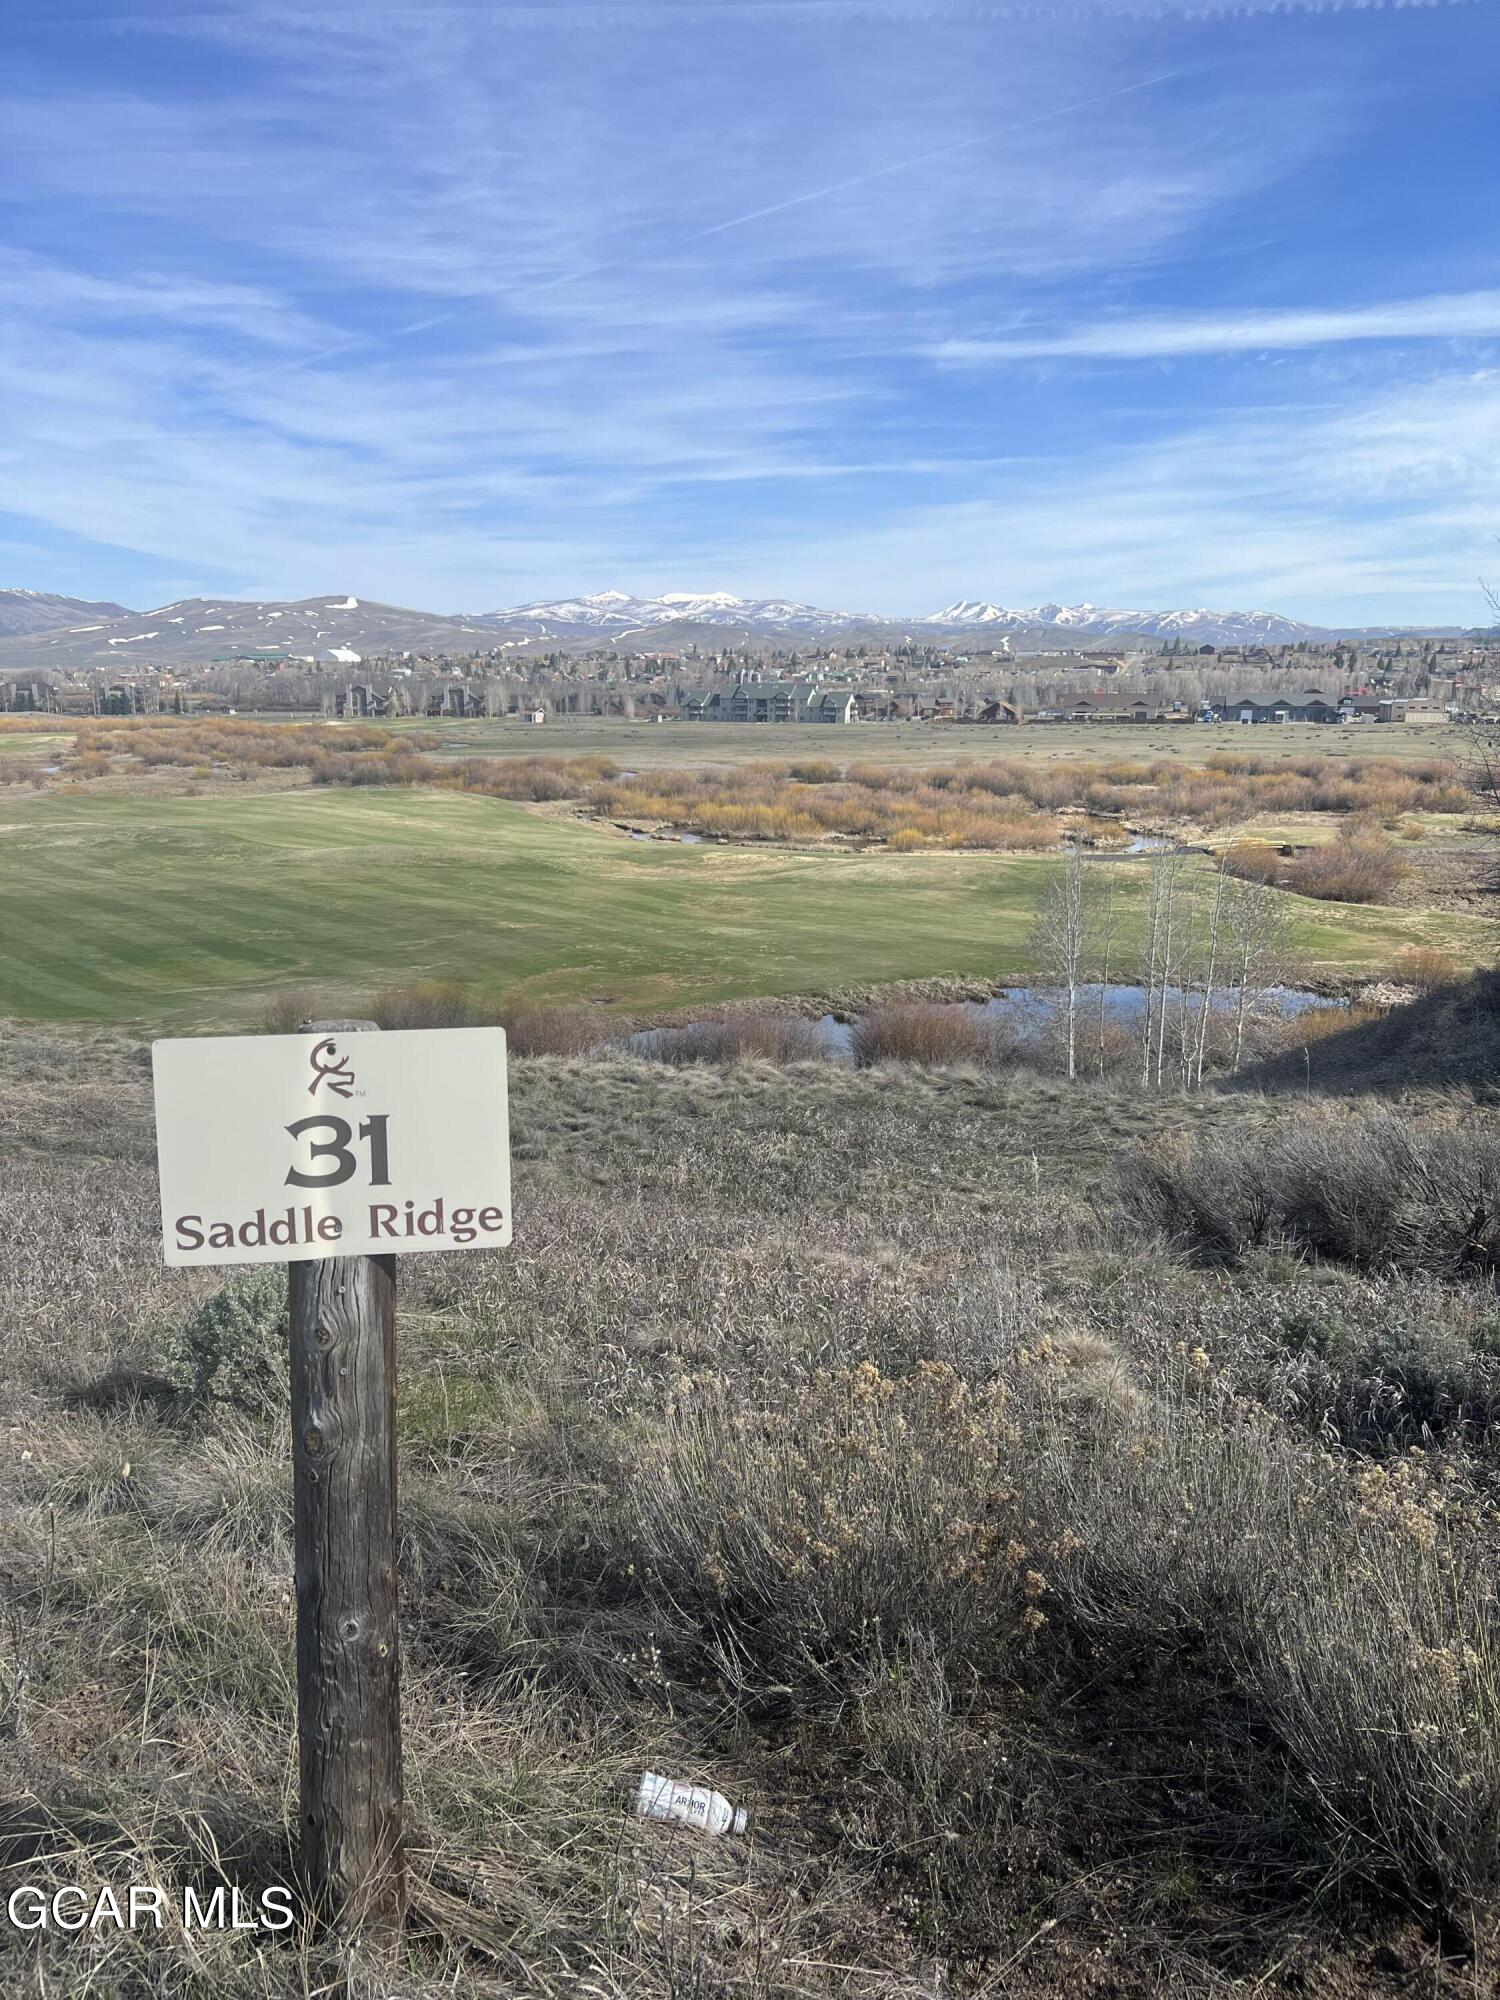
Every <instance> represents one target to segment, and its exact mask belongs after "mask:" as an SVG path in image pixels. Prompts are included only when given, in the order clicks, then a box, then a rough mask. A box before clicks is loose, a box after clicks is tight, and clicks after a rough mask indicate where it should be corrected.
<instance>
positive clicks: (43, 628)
mask: <svg viewBox="0 0 1500 2000" xmlns="http://www.w3.org/2000/svg"><path fill="white" fill-rule="evenodd" d="M130 616H131V613H130V611H129V609H128V607H127V606H125V605H123V604H109V603H104V604H92V603H90V602H89V601H88V600H87V599H86V598H82V597H54V596H53V594H52V593H51V591H49V590H0V639H10V638H22V637H24V636H25V635H26V634H27V633H30V632H51V631H54V630H55V629H56V628H57V627H58V626H60V625H72V626H78V625H81V624H83V623H84V621H85V620H87V619H95V620H97V621H99V622H100V623H103V622H104V621H106V620H109V619H114V618H128V617H130Z"/></svg>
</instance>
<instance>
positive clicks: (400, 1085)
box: [151, 1021, 511, 1939]
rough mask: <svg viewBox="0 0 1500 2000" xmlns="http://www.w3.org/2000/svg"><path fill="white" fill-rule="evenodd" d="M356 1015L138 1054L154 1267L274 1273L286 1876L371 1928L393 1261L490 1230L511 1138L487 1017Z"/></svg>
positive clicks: (392, 1760) (394, 1657)
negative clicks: (156, 1233) (293, 1694)
mask: <svg viewBox="0 0 1500 2000" xmlns="http://www.w3.org/2000/svg"><path fill="white" fill-rule="evenodd" d="M375 1026H376V1024H375V1023H374V1022H373V1021H317V1022H309V1023H307V1024H305V1025H304V1027H303V1028H301V1029H299V1031H298V1032H297V1033H296V1034H295V1035H264V1036H258V1035H249V1036H219V1037H207V1036H205V1037H194V1038H190V1039H187V1040H181V1041H160V1042H155V1043H153V1045H152V1051H151V1055H152V1069H153V1073H154V1078H155V1090H156V1152H157V1172H158V1175H159V1178H160V1181H161V1218H162V1254H163V1257H164V1258H165V1260H166V1262H167V1263H168V1264H171V1265H189V1266H191V1265H207V1264H247V1263H248V1264H272V1263H284V1264H285V1265H286V1266H287V1272H288V1303H289V1314H290V1320H291V1390H292V1492H293V1499H294V1504H295V1544H296V1578H297V1737H298V1746H299V1753H300V1766H301V1804H300V1823H301V1838H302V1849H303V1857H304V1863H305V1872H306V1876H307V1882H308V1888H309V1891H310V1893H311V1896H312V1898H313V1901H314V1903H315V1905H316V1907H317V1909H318V1911H319V1913H320V1914H321V1915H322V1916H323V1917H324V1919H325V1920H327V1921H330V1922H333V1923H335V1924H337V1925H338V1926H339V1927H340V1928H341V1929H344V1930H346V1931H349V1932H355V1931H357V1932H360V1933H362V1934H363V1935H364V1936H366V1937H370V1938H381V1937H384V1938H387V1939H388V1938H391V1937H394V1936H395V1935H396V1934H397V1933H398V1932H399V1930H400V1928H401V1922H402V1918H403V1916H404V1914H405V1910H406V1872H405V1860H404V1855H403V1847H402V1825H401V1659H400V1644H399V1638H398V1633H397V1623H396V1611H397V1605H396V1261H395V1260H396V1258H397V1256H400V1255H409V1254H412V1253H415V1252H419V1251H434V1250H487V1249H503V1248H504V1247H505V1245H506V1244H508V1243H509V1242H510V1240H511V1215H510V1140H509V1132H508V1121H507V1112H506V1051H505V1035H504V1031H503V1030H502V1029H499V1028H442V1029H432V1030H403V1031H398V1032H396V1033H393V1034H377V1033H372V1032H369V1031H371V1030H373V1029H374V1028H375ZM361 1031H363V1032H361ZM356 1033H358V1034H359V1039H358V1040H357V1041H354V1042H353V1044H352V1047H351V1043H350V1040H349V1037H350V1036H351V1035H353V1034H356Z"/></svg>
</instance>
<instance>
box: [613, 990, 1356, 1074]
mask: <svg viewBox="0 0 1500 2000" xmlns="http://www.w3.org/2000/svg"><path fill="white" fill-rule="evenodd" d="M1101 995H1102V996H1103V1001H1104V1012H1105V1016H1106V1018H1107V1019H1109V1020H1111V1021H1114V1022H1117V1023H1119V1024H1121V1025H1124V1026H1129V1025H1130V1024H1131V1023H1132V1022H1138V1021H1139V1020H1140V1019H1141V1016H1142V1015H1143V1014H1144V1012H1145V1008H1146V989H1145V987H1144V986H1128V985H1123V984H1122V985H1116V984H1114V983H1113V982H1111V984H1110V985H1109V986H1108V987H1101V986H1099V985H1097V984H1094V985H1087V986H1080V987H1079V989H1078V1012H1079V1018H1080V1020H1082V1021H1097V1020H1098V1018H1099V1002H1100V997H1101ZM1167 999H1168V1004H1169V1008H1170V1011H1171V1013H1172V1014H1173V1015H1175V1014H1176V1012H1177V1010H1178V1009H1179V1008H1180V1007H1182V1006H1183V1005H1184V1003H1185V1004H1186V1005H1187V1007H1188V1009H1189V1011H1190V1012H1193V1013H1196V1012H1197V1011H1198V1009H1199V1008H1200V1006H1201V1005H1202V997H1201V995H1199V994H1197V993H1191V994H1185V993H1184V992H1183V989H1182V988H1181V987H1179V986H1174V987H1169V988H1168V991H1167ZM1061 1000H1062V996H1061V994H1060V992H1059V991H1058V989H1057V988H1055V987H1049V986H1012V987H1008V988H1007V989H1006V990H1005V991H1004V992H1003V993H996V994H995V995H994V996H993V997H992V998H991V999H989V1000H958V1001H954V1002H952V1003H946V1004H945V1005H944V1007H943V1011H944V1012H953V1013H959V1014H967V1015H970V1016H972V1017H973V1018H975V1019H977V1020H981V1021H995V1022H998V1023H1000V1024H1002V1025H1003V1026H1005V1027H1006V1028H1007V1029H1009V1030H1010V1031H1011V1033H1012V1034H1013V1035H1014V1037H1015V1039H1016V1040H1017V1041H1018V1042H1026V1041H1033V1040H1036V1039H1038V1038H1039V1037H1040V1036H1041V1035H1042V1034H1043V1033H1044V1032H1045V1031H1046V1030H1047V1028H1048V1027H1050V1026H1051V1024H1052V1022H1053V1021H1054V1020H1055V1019H1056V1018H1057V1013H1058V1009H1059V1007H1060V1005H1061ZM1238 1001H1239V989H1238V988H1237V987H1221V988H1219V989H1218V990H1217V991H1216V992H1215V993H1214V996H1213V1002H1212V1011H1213V1012H1214V1013H1215V1014H1218V1013H1228V1012H1230V1011H1231V1010H1232V1009H1233V1008H1234V1007H1235V1006H1236V1005H1237V1004H1238ZM1348 1004H1349V1002H1348V1000H1347V999H1336V998H1332V997H1330V996H1329V995H1327V994H1324V993H1312V992H1309V991H1308V990H1307V989H1306V988H1305V987H1300V986H1271V987H1266V988H1264V989H1262V990H1258V991H1257V992H1255V993H1254V994H1253V995H1252V996H1251V1005H1252V1007H1253V1009H1254V1011H1255V1013H1256V1014H1257V1016H1259V1017H1261V1018H1264V1017H1266V1016H1267V1015H1270V1016H1273V1017H1277V1018H1280V1019H1281V1020H1294V1019H1295V1018H1296V1017H1297V1015H1299V1014H1305V1013H1308V1012H1310V1011H1311V1010H1313V1009H1315V1008H1325V1007H1347V1006H1348ZM857 1022H858V1016H854V1017H852V1018H851V1019H849V1020H847V1021H841V1020H839V1019H838V1018H837V1017H836V1016H835V1015H833V1014H824V1015H822V1016H821V1018H820V1019H819V1020H818V1022H817V1024H816V1025H817V1030H818V1037H819V1040H820V1041H821V1043H822V1045H823V1047H824V1049H825V1051H826V1052H827V1054H829V1055H830V1056H832V1057H834V1058H835V1059H837V1060H840V1061H844V1062H852V1061H853V1060H854V1030H855V1027H856V1025H857ZM703 1025H704V1024H703V1023H702V1022H697V1021H691V1022H688V1023H686V1024H685V1026H683V1027H680V1028H676V1027H674V1028H642V1029H640V1030H638V1031H637V1032H636V1033H635V1034H633V1035H630V1036H628V1037H627V1038H626V1047H627V1048H628V1049H630V1050H631V1052H632V1053H633V1054H635V1055H642V1056H660V1055H664V1054H666V1053H667V1052H668V1051H669V1050H670V1049H671V1047H672V1043H673V1038H674V1037H676V1036H680V1035H682V1034H691V1033H693V1031H694V1030H695V1029H698V1028H700V1027H702V1026H703Z"/></svg>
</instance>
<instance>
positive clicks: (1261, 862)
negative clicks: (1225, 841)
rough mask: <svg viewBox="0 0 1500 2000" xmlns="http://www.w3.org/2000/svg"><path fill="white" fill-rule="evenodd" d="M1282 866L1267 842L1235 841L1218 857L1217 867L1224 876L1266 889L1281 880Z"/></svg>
mask: <svg viewBox="0 0 1500 2000" xmlns="http://www.w3.org/2000/svg"><path fill="white" fill-rule="evenodd" d="M1284 865H1285V864H1284V862H1283V859H1282V857H1281V855H1280V854H1278V853H1277V851H1276V849H1275V848H1274V847H1273V846H1272V845H1271V843H1270V841H1268V840H1237V841H1235V842H1234V843H1233V844H1232V845H1231V846H1229V847H1227V848H1225V850H1224V852H1223V854H1221V855H1220V857H1219V866H1220V868H1222V869H1223V871H1224V873H1225V874H1226V875H1234V876H1237V877H1238V878H1239V880H1240V881H1242V882H1259V883H1261V884H1263V885H1265V886H1268V887H1270V886H1274V885H1275V884H1276V883H1277V882H1278V881H1279V880H1280V879H1281V872H1282V869H1283V867H1284Z"/></svg>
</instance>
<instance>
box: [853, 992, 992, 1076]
mask: <svg viewBox="0 0 1500 2000" xmlns="http://www.w3.org/2000/svg"><path fill="white" fill-rule="evenodd" d="M995 1052H996V1036H995V1031H994V1027H993V1025H992V1024H991V1023H990V1022H988V1021H986V1020H983V1019H981V1017H980V1016H979V1015H977V1014H973V1013H970V1012H968V1011H967V1010H966V1009H965V1008H962V1007H937V1006H927V1005H919V1004H910V1003H907V1002H904V1001H897V1002H892V1003H891V1004H889V1005H886V1006H882V1007H872V1008H871V1009H870V1011H869V1012H868V1013H867V1014H865V1015H863V1016H861V1018H860V1020H859V1021H858V1023H857V1024H856V1026H855V1029H854V1060H855V1062H856V1063H858V1064H859V1066H860V1067H861V1068H862V1069H865V1068H869V1067H870V1066H872V1065H873V1064H875V1063H884V1062H902V1063H920V1064H923V1065H925V1066H937V1067H941V1066H946V1065H948V1064H957V1063H964V1064H969V1063H987V1062H991V1061H993V1059H994V1056H995Z"/></svg>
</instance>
